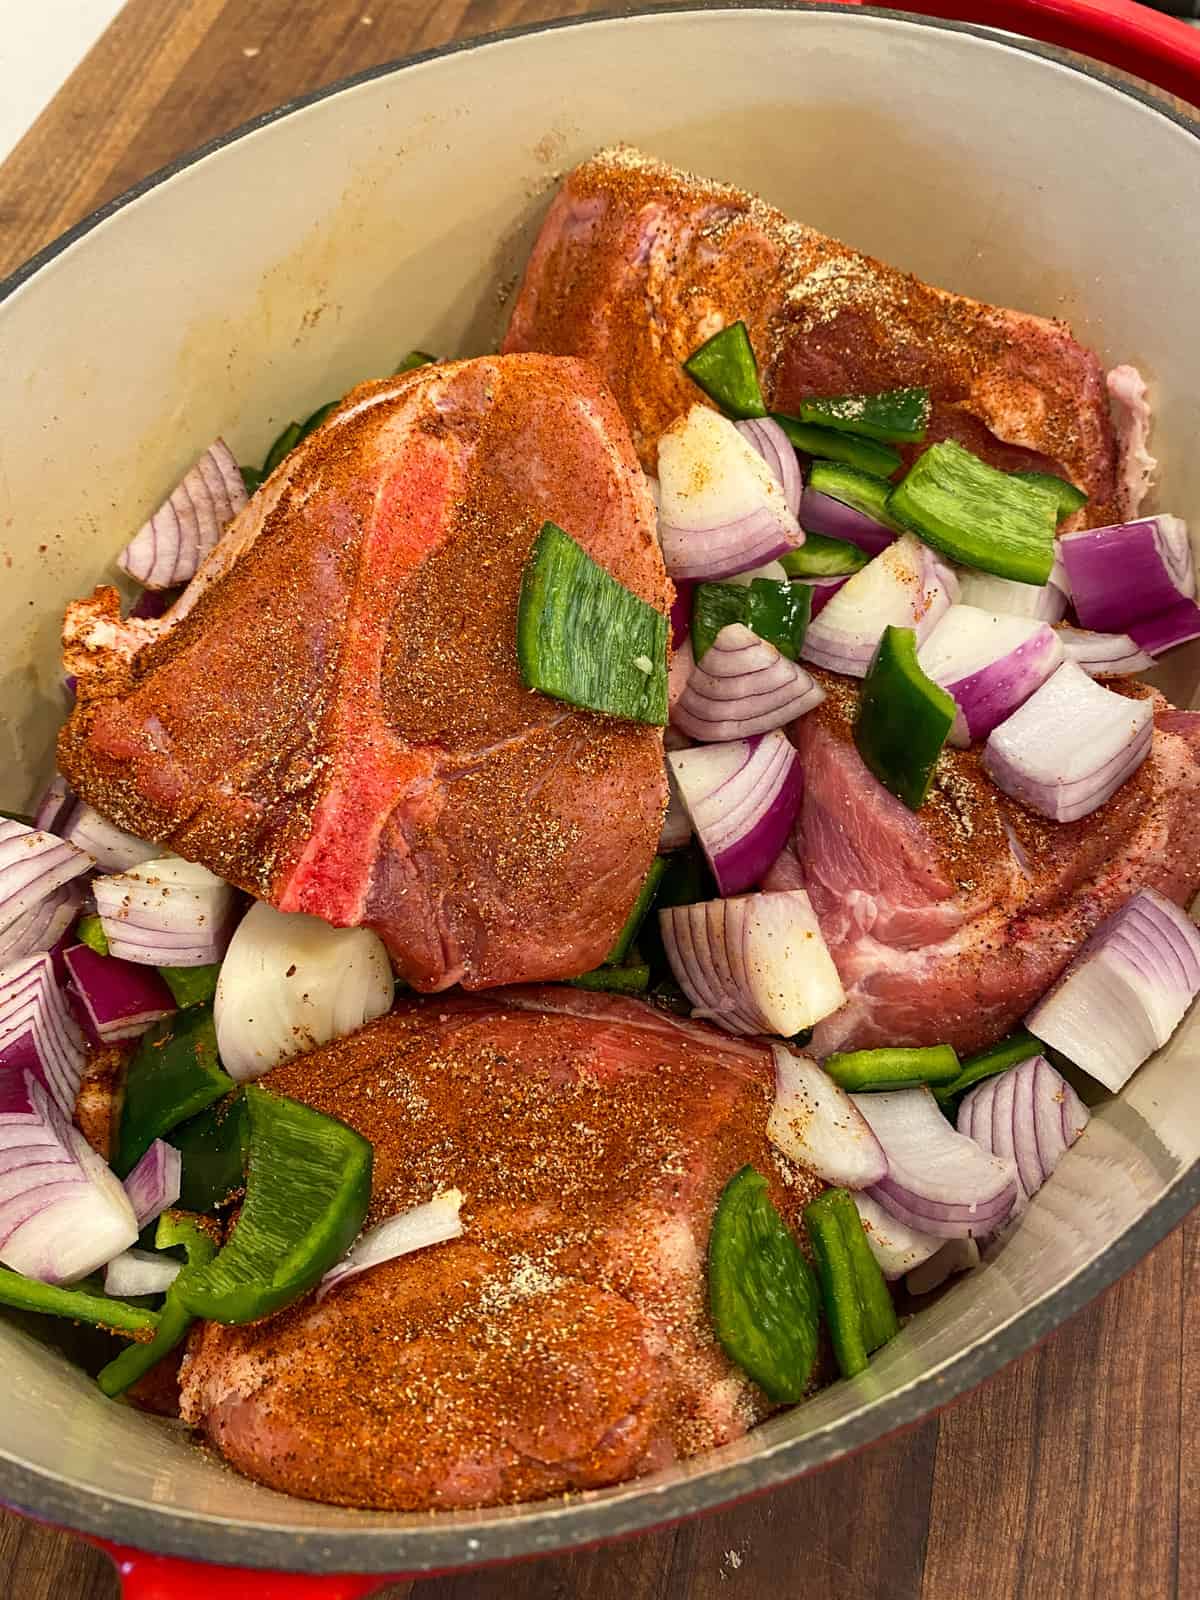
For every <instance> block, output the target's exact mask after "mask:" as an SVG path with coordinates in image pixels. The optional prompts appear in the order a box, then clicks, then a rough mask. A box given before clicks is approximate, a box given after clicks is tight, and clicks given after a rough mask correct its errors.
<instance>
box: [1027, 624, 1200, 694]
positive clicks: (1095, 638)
mask: <svg viewBox="0 0 1200 1600" xmlns="http://www.w3.org/2000/svg"><path fill="white" fill-rule="evenodd" d="M1196 616H1197V618H1198V619H1200V609H1198V610H1197V611H1196ZM1056 632H1057V634H1058V642H1059V644H1061V645H1062V647H1063V654H1064V655H1065V656H1066V658H1067V660H1068V661H1074V662H1075V664H1076V666H1080V667H1082V668H1083V670H1084V671H1085V672H1086V673H1087V675H1088V677H1089V678H1126V677H1129V676H1130V675H1131V674H1132V673H1134V672H1145V671H1146V670H1147V668H1149V667H1152V666H1153V665H1154V657H1153V656H1151V655H1148V654H1147V653H1146V651H1145V650H1139V649H1138V647H1137V645H1136V644H1135V643H1134V641H1133V640H1132V639H1131V638H1130V637H1129V635H1128V634H1127V633H1092V632H1091V631H1090V630H1088V629H1086V628H1058V629H1057V630H1056ZM1196 632H1197V633H1198V634H1200V624H1198V626H1197V629H1196Z"/></svg>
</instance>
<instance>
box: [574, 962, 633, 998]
mask: <svg viewBox="0 0 1200 1600" xmlns="http://www.w3.org/2000/svg"><path fill="white" fill-rule="evenodd" d="M567 982H568V983H569V984H570V985H571V986H572V988H575V989H592V990H595V991H596V992H597V993H600V994H645V992H646V990H647V989H648V988H649V987H650V968H649V967H648V966H646V964H645V963H644V962H640V963H638V964H637V965H635V966H629V967H597V968H596V969H595V970H594V971H593V972H585V973H583V974H582V976H581V977H578V978H568V979H567Z"/></svg>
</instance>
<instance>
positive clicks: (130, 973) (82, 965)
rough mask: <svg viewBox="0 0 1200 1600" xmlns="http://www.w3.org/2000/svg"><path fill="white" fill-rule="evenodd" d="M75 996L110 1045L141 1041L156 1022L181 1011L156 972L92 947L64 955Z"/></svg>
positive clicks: (78, 947)
mask: <svg viewBox="0 0 1200 1600" xmlns="http://www.w3.org/2000/svg"><path fill="white" fill-rule="evenodd" d="M63 959H64V960H65V961H66V964H67V971H68V973H69V974H70V981H71V991H72V993H73V994H74V995H75V996H76V998H77V999H78V1000H79V1003H80V1004H81V1005H82V1007H83V1009H84V1012H85V1014H86V1016H87V1020H88V1021H89V1022H90V1023H91V1025H92V1028H93V1030H94V1031H95V1034H96V1037H97V1038H98V1039H100V1040H101V1041H102V1042H103V1043H104V1044H113V1043H115V1042H116V1041H117V1040H118V1039H137V1038H139V1037H140V1036H141V1035H142V1034H143V1033H145V1031H146V1029H147V1028H148V1027H150V1025H151V1023H154V1022H161V1021H162V1019H163V1017H169V1016H170V1015H171V1013H172V1012H173V1011H176V1010H178V1007H177V1006H176V1004H175V1001H174V998H173V996H172V994H171V991H170V990H169V989H168V988H167V986H166V984H165V983H164V982H163V980H162V979H161V978H160V977H159V975H158V973H157V972H155V970H154V968H153V967H147V966H140V965H136V964H135V963H134V962H132V961H120V960H118V959H117V957H116V956H113V955H107V956H102V955H98V954H97V953H96V951H95V950H93V949H91V948H90V947H89V946H88V945H86V944H75V945H72V946H71V947H70V948H69V949H68V950H66V951H65V952H64V954H63Z"/></svg>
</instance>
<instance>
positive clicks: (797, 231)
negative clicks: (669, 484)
mask: <svg viewBox="0 0 1200 1600" xmlns="http://www.w3.org/2000/svg"><path fill="white" fill-rule="evenodd" d="M738 318H741V319H743V320H744V321H745V323H746V325H747V327H748V329H749V332H750V336H751V339H752V341H753V344H754V348H755V351H756V353H757V355H758V357H759V362H760V366H761V369H762V380H763V388H764V393H765V395H766V398H767V401H768V404H769V405H770V406H771V407H772V408H773V409H775V410H777V411H785V412H786V411H790V410H794V408H795V407H796V405H797V404H798V403H799V402H800V401H801V400H802V399H804V398H805V397H806V396H808V395H829V394H847V393H861V392H864V391H867V392H871V391H876V390H880V389H886V388H890V387H893V386H896V385H903V384H927V385H929V387H930V388H931V389H932V392H933V400H934V409H933V419H932V425H931V428H930V432H929V438H930V441H933V440H936V439H943V438H955V439H958V440H959V441H960V442H961V443H962V444H964V445H966V446H967V447H968V448H969V449H971V450H974V451H976V452H977V453H978V454H980V455H982V456H984V457H985V458H986V459H988V460H990V461H992V462H993V463H994V464H995V465H997V466H1000V467H1005V468H1018V467H1034V468H1042V469H1044V470H1058V471H1065V472H1066V474H1067V475H1068V476H1069V477H1070V478H1072V479H1073V480H1074V482H1076V483H1077V484H1079V486H1080V487H1081V488H1083V489H1085V490H1086V491H1087V493H1088V494H1089V496H1090V497H1091V503H1090V505H1089V506H1088V507H1087V511H1086V519H1085V520H1086V521H1088V522H1089V523H1092V524H1094V525H1100V524H1102V523H1104V522H1108V521H1113V520H1116V518H1117V517H1118V516H1119V515H1120V514H1122V513H1129V514H1131V515H1132V513H1133V512H1134V511H1135V510H1136V509H1137V499H1138V498H1140V494H1141V491H1142V489H1144V487H1145V476H1144V473H1142V472H1140V471H1139V468H1138V465H1137V464H1136V463H1135V462H1134V460H1133V459H1132V458H1133V457H1134V456H1136V454H1137V451H1138V442H1137V439H1136V437H1129V438H1128V440H1127V442H1126V438H1125V436H1124V435H1125V430H1123V440H1122V446H1121V450H1122V452H1125V453H1128V454H1129V455H1130V457H1131V459H1130V461H1129V462H1128V463H1126V461H1125V460H1124V458H1123V455H1122V456H1121V458H1119V450H1118V443H1117V440H1116V438H1115V436H1114V431H1113V425H1112V421H1111V418H1110V415H1109V396H1108V393H1107V391H1106V387H1105V378H1104V373H1103V370H1102V369H1101V366H1100V363H1099V362H1098V361H1097V359H1096V357H1095V356H1094V355H1093V354H1092V353H1091V352H1090V351H1088V350H1085V349H1084V348H1083V347H1082V346H1081V345H1079V344H1077V343H1076V342H1075V340H1074V339H1073V338H1072V337H1071V334H1070V331H1069V329H1068V328H1067V327H1066V326H1065V325H1064V324H1063V323H1060V322H1052V321H1048V320H1047V319H1045V318H1043V317H1037V316H1032V315H1030V314H1028V313H1025V312H1021V311H1009V310H1005V309H1003V308H1001V307H997V306H989V305H984V304H981V303H980V302H979V301H977V300H971V299H969V298H967V297H966V296H964V295H956V294H949V293H947V292H946V291H944V290H942V289H935V288H931V287H930V286H929V285H928V284H925V283H922V282H921V281H920V280H919V279H917V278H915V277H913V276H912V275H911V274H908V273H903V272H900V271H897V270H896V269H895V268H893V267H889V266H886V265H884V264H883V263H882V262H879V261H876V260H873V259H872V258H871V257H870V256H866V255H863V254H862V253H861V252H860V251H857V250H853V249H851V248H850V247H849V246H847V245H844V244H841V243H839V242H838V241H837V240H835V239H830V238H828V237H826V236H825V235H824V234H821V233H818V232H817V231H816V230H815V229H813V228H809V227H806V226H805V225H804V224H802V223H799V222H790V221H788V219H787V218H786V217H785V216H784V215H783V214H782V213H781V212H779V211H777V210H775V209H774V207H772V206H769V205H766V204H764V203H763V202H762V201H761V200H759V199H757V198H754V197H753V196H751V195H748V194H746V193H744V192H743V191H741V190H738V189H735V188H733V187H731V186H730V185H728V184H721V183H713V182H710V181H709V180H707V179H703V178H698V177H695V176H694V175H693V174H691V173H688V172H683V171H681V170H679V169H678V168H675V167H670V166H667V165H665V164H664V163H662V162H658V161H654V160H652V159H651V158H649V157H647V156H644V155H642V154H641V153H640V152H638V151H636V150H632V149H629V148H628V147H620V148H617V149H611V150H604V151H601V152H600V153H599V154H598V155H596V156H595V157H593V158H592V159H591V160H590V161H585V162H584V163H583V164H582V166H579V167H577V168H576V169H575V170H574V171H573V172H571V173H570V174H568V176H567V178H566V181H565V182H564V184H563V186H562V188H561V190H560V191H559V193H558V194H557V196H556V197H555V199H554V201H553V203H552V204H551V207H550V211H549V214H548V215H547V217H546V220H545V223H544V224H543V226H542V230H541V233H540V236H539V238H538V241H537V244H536V246H535V247H534V251H533V255H532V257H531V258H530V262H529V266H528V269H527V271H526V274H525V278H524V281H523V284H522V286H521V290H520V295H519V298H518V300H517V303H516V306H515V309H514V312H513V316H512V321H511V324H510V327H509V330H508V337H507V340H506V342H505V346H504V348H505V349H506V350H552V351H557V352H559V353H561V354H570V355H578V356H583V357H585V358H586V359H587V360H589V361H592V362H594V363H595V365H596V367H597V368H598V369H599V371H600V372H601V373H602V374H603V375H604V377H605V378H606V379H607V381H608V383H609V385H610V386H611V388H612V391H613V393H614V394H615V395H616V397H617V400H618V402H619V403H620V405H621V408H622V410H623V411H624V412H625V415H626V417H627V419H628V420H629V423H630V426H631V428H632V429H633V432H634V438H635V440H636V442H637V445H638V448H639V450H640V451H641V454H642V458H643V460H644V462H645V463H646V465H647V466H648V467H650V466H652V465H653V463H654V460H655V455H656V443H657V440H658V436H659V434H660V433H662V432H663V430H664V429H665V428H667V427H668V426H669V425H670V424H671V423H672V422H673V421H674V420H675V418H676V417H677V416H679V414H680V413H681V412H682V411H684V410H686V409H687V407H688V406H689V405H691V404H692V403H694V401H695V400H696V399H697V397H698V391H697V390H696V388H695V387H694V385H693V384H692V383H691V382H690V380H689V379H688V378H687V376H686V375H685V374H684V372H683V371H682V368H681V366H680V363H681V362H682V361H683V360H685V359H686V357H687V356H688V355H689V354H690V353H691V352H692V351H693V350H694V349H696V347H697V346H698V345H700V344H702V343H703V342H704V340H705V339H707V338H709V337H711V335H712V334H714V333H715V332H717V331H718V330H719V329H720V328H722V327H723V326H725V325H726V324H728V323H730V322H733V321H736V320H737V319H738ZM1135 377H1136V374H1135ZM1124 393H1125V391H1124V389H1123V388H1122V389H1121V391H1120V393H1119V394H1118V395H1117V398H1118V399H1119V400H1123V398H1124Z"/></svg>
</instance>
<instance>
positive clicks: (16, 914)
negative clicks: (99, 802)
mask: <svg viewBox="0 0 1200 1600" xmlns="http://www.w3.org/2000/svg"><path fill="white" fill-rule="evenodd" d="M91 865H92V862H91V858H90V857H89V856H88V855H85V854H84V852H83V851H82V850H78V849H76V848H75V846H74V845H73V844H69V843H68V842H67V841H66V840H64V839H59V838H57V837H56V836H55V835H54V834H52V833H44V832H42V831H41V830H40V829H36V828H29V827H26V825H25V824H24V823H23V822H15V821H13V820H12V819H11V818H9V817H2V818H0V963H4V964H7V963H8V962H11V961H15V960H18V959H19V958H20V957H21V956H23V955H29V954H32V953H33V950H34V948H35V947H36V948H45V947H47V946H48V945H49V944H52V943H53V942H54V940H53V939H51V938H49V930H50V929H51V928H52V927H53V926H54V925H55V912H56V911H58V912H61V908H62V907H63V906H64V905H65V904H66V903H67V902H66V901H65V900H64V898H63V896H62V895H61V894H60V891H61V890H62V889H63V888H64V886H65V885H67V884H69V883H71V882H72V881H73V880H74V879H76V878H79V877H81V876H82V874H83V873H85V872H87V871H88V870H89V868H90V867H91ZM51 901H53V905H52V906H48V905H47V902H51ZM59 931H61V929H60V930H59ZM57 937H58V933H55V934H54V938H57ZM39 941H44V943H41V942H39Z"/></svg>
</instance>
